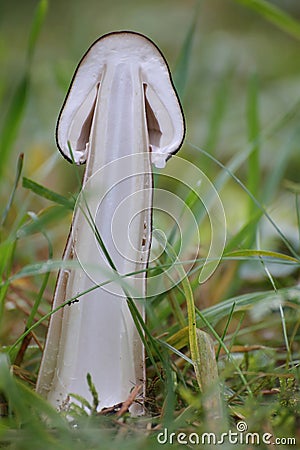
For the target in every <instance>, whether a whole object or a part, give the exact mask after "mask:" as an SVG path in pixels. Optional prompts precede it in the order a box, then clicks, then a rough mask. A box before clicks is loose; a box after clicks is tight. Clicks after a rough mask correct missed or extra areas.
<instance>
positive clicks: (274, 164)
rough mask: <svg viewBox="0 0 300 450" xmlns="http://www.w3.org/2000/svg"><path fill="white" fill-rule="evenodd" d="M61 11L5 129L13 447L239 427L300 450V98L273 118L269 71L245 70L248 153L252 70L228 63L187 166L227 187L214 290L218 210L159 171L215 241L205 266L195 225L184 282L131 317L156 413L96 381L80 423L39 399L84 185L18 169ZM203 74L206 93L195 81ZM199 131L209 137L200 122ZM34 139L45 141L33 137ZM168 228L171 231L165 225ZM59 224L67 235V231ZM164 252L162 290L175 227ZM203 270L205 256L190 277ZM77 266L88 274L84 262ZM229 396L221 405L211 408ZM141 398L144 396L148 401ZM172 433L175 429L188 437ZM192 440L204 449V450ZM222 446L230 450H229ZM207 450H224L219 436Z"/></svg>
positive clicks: (34, 38) (134, 441)
mask: <svg viewBox="0 0 300 450" xmlns="http://www.w3.org/2000/svg"><path fill="white" fill-rule="evenodd" d="M202 3H205V2H202ZM237 3H240V4H242V5H243V6H245V7H247V6H249V7H250V8H252V9H254V10H255V11H256V12H258V13H260V14H261V15H262V17H265V18H267V19H268V20H270V21H271V22H273V23H274V24H276V25H277V26H279V27H280V28H281V29H283V30H285V31H288V32H289V34H290V35H292V36H294V37H296V38H298V37H299V29H300V28H299V24H298V22H297V21H296V20H295V19H292V18H291V17H290V16H287V12H282V11H281V10H279V9H278V8H277V7H274V6H273V5H271V4H270V3H269V2H266V1H263V0H261V1H256V2H248V1H238V2H237ZM46 9H47V2H45V1H41V2H39V4H38V6H37V9H36V13H35V16H34V19H33V25H32V31H31V34H30V38H29V43H28V51H27V55H28V56H27V59H28V61H27V63H26V69H25V70H24V76H22V77H21V78H22V79H21V81H20V84H19V85H18V86H17V88H16V91H15V95H14V96H13V97H12V99H11V103H10V107H9V108H8V112H7V115H6V118H5V119H3V123H2V128H1V130H2V132H1V133H2V134H1V142H0V155H2V156H1V161H3V164H1V170H0V185H1V188H2V187H3V189H1V191H0V196H1V219H0V220H1V225H0V226H1V228H0V274H1V284H0V338H1V354H0V393H1V396H0V407H1V421H0V444H1V447H2V448H6V449H11V450H13V449H24V450H25V449H31V450H34V449H37V450H40V449H41V448H43V449H54V448H55V449H69V448H73V449H74V450H76V449H83V448H88V449H99V448H101V449H106V448H107V449H112V448H116V447H117V446H118V447H120V448H122V449H126V448H136V449H139V448H141V449H142V448H143V449H144V448H149V449H150V448H151V449H155V448H161V446H162V443H161V442H160V441H162V440H164V439H165V438H166V434H164V433H165V430H166V429H167V433H168V434H167V438H166V439H167V441H166V444H164V446H165V447H166V448H168V447H170V448H181V447H182V445H183V444H182V443H180V439H179V440H178V436H179V433H184V434H185V436H186V437H185V438H184V437H183V436H181V439H182V440H186V439H188V438H189V437H192V439H194V440H196V439H197V436H198V437H199V439H201V438H202V436H203V434H205V433H207V432H212V433H215V435H216V436H220V434H221V433H222V432H225V433H226V432H228V431H229V430H232V432H236V431H237V430H239V428H238V427H239V426H241V425H239V424H240V423H244V424H246V427H247V430H246V429H245V430H244V432H243V433H244V435H245V433H246V432H247V431H248V432H250V433H257V434H258V435H259V436H260V437H261V436H263V435H266V433H267V434H268V435H270V438H269V440H270V443H269V444H268V445H267V444H265V443H263V442H262V440H260V442H259V445H258V447H259V448H269V446H270V445H272V444H273V443H275V442H277V445H279V447H280V443H281V445H282V447H283V446H284V444H286V445H285V446H287V444H289V445H290V447H292V446H294V448H295V445H296V440H297V439H298V440H299V439H300V437H299V436H298V435H297V433H298V431H297V430H299V420H300V415H299V357H300V342H299V326H300V289H299V262H300V256H299V247H300V244H299V235H300V221H299V217H300V214H299V181H298V180H297V179H296V177H295V169H294V167H296V173H298V170H299V158H298V159H297V157H295V154H296V152H297V151H298V125H297V124H298V121H299V117H298V116H299V112H298V111H299V104H300V102H299V99H297V98H296V96H295V99H294V104H289V105H287V106H286V108H285V109H284V110H281V111H280V112H278V113H277V115H276V118H274V120H272V122H268V121H266V118H265V115H264V109H263V107H266V106H265V97H264V96H265V95H266V91H267V89H269V86H267V84H268V83H267V81H268V82H270V80H267V81H266V79H265V78H263V77H261V75H260V73H259V71H258V70H257V71H256V72H255V74H254V75H253V72H251V73H250V74H249V73H247V76H245V75H244V74H243V75H242V78H243V79H242V81H240V82H241V83H242V84H243V88H245V92H246V93H247V94H246V99H245V108H244V113H243V120H244V128H241V130H240V136H238V137H239V140H238V142H239V144H238V151H236V152H234V153H230V150H231V146H232V145H233V144H232V142H235V141H234V139H235V138H236V136H235V132H236V130H235V129H232V123H231V116H230V114H231V104H234V105H236V106H238V105H239V98H238V97H239V96H238V95H237V94H236V93H235V91H234V87H233V86H234V84H235V82H236V81H237V76H238V75H237V70H236V68H235V65H234V64H232V63H231V61H230V63H228V61H227V62H226V67H225V69H223V71H221V72H220V71H219V72H218V73H217V76H216V78H215V79H214V80H212V81H211V84H210V85H209V86H210V88H211V90H212V93H213V95H212V97H211V98H212V100H211V102H210V109H209V111H208V114H207V117H208V120H207V123H206V125H207V126H206V129H205V131H203V133H202V135H201V137H203V141H202V142H205V146H204V148H201V147H200V146H198V145H196V144H195V143H194V142H195V140H194V139H191V138H190V136H188V137H187V142H186V144H185V146H184V148H183V150H182V154H183V156H184V158H186V159H190V160H191V161H192V162H193V164H195V165H196V166H197V167H198V168H199V169H201V168H202V169H204V168H205V173H206V174H207V176H208V177H210V178H211V179H212V180H213V182H214V186H215V188H216V190H217V191H218V194H219V195H220V197H221V199H222V201H223V204H224V208H225V213H226V217H227V221H228V229H227V240H226V245H225V249H224V252H223V253H222V257H221V260H220V264H219V266H218V268H217V270H216V271H215V272H214V273H213V275H212V276H211V277H210V278H209V279H208V280H207V281H206V282H205V283H203V284H199V273H200V272H201V269H202V268H203V264H204V261H205V255H207V253H208V251H209V245H210V241H209V233H210V232H209V221H208V219H207V217H206V215H205V208H203V204H201V202H200V201H198V199H197V198H194V197H193V196H192V195H191V193H187V192H186V190H185V189H184V187H183V186H181V185H180V183H177V184H176V182H174V181H170V180H169V181H166V180H165V179H164V178H163V177H159V176H158V175H157V174H155V177H154V179H155V183H156V187H158V188H166V183H167V185H168V184H172V183H173V184H172V186H171V188H172V190H173V192H176V193H177V194H178V195H179V194H180V195H182V198H183V199H184V202H185V204H186V205H187V206H188V207H189V208H190V209H191V210H192V211H193V214H194V216H195V217H196V218H197V224H198V226H199V229H200V230H203V232H202V234H204V237H203V239H202V234H201V239H202V240H201V246H200V248H199V250H198V251H197V254H196V255H195V250H194V249H195V241H194V235H193V233H192V232H191V230H185V232H186V235H187V236H190V239H189V244H188V245H187V247H186V248H184V249H183V253H182V254H183V255H184V258H183V259H181V261H180V263H181V264H178V266H177V267H176V270H177V272H178V273H180V277H179V278H180V281H179V282H178V283H174V285H173V286H172V287H171V288H170V289H168V290H167V291H166V292H162V293H161V294H157V295H155V296H153V297H150V298H149V299H148V300H147V306H146V308H147V320H146V323H144V322H143V321H142V318H141V317H139V316H138V315H137V313H136V311H135V310H134V308H132V311H131V312H132V314H133V315H134V317H135V320H136V321H137V323H138V324H139V327H140V329H141V334H143V335H144V336H145V338H144V339H145V344H146V348H147V395H146V399H145V415H144V416H143V417H138V418H133V417H131V416H130V415H129V414H128V412H127V409H126V408H125V409H122V406H123V405H116V407H115V408H111V409H110V410H105V411H100V412H99V411H97V404H98V401H99V399H98V396H99V395H100V393H99V392H96V391H95V388H94V384H93V380H92V379H91V377H90V376H89V375H88V374H87V383H88V385H89V388H90V391H91V394H92V395H91V397H92V401H91V402H89V401H88V399H81V398H77V399H75V397H74V402H73V403H72V405H71V408H70V410H69V411H68V412H67V413H65V412H56V411H55V410H54V409H53V408H52V407H51V406H49V405H48V403H47V402H46V401H45V400H43V399H42V398H40V397H39V396H38V395H37V394H36V393H35V391H34V387H35V382H36V377H37V371H38V368H39V364H40V359H41V353H42V348H43V343H44V339H45V333H46V328H47V321H48V319H49V316H50V314H51V313H50V309H51V308H50V304H51V299H52V294H53V289H54V284H55V277H56V273H57V271H58V270H59V269H60V268H62V267H65V266H64V263H62V261H61V260H60V256H59V254H60V253H59V251H60V250H62V246H61V245H60V241H61V240H64V239H62V236H64V237H65V238H66V237H67V231H66V230H67V227H68V224H69V222H70V218H71V213H72V210H73V208H74V204H75V197H76V194H74V192H76V189H78V186H73V185H72V188H71V189H70V190H68V189H64V188H63V187H61V186H58V187H57V188H55V189H53V187H51V183H49V182H48V181H47V183H44V182H43V181H36V180H39V178H38V175H37V174H38V171H34V170H32V171H31V173H28V169H27V167H26V155H25V157H24V156H23V154H21V155H20V156H19V157H18V159H17V163H16V164H15V163H14V162H13V158H10V153H11V150H12V149H14V150H16V147H14V146H16V142H18V141H17V140H16V139H17V136H18V133H21V131H20V130H21V128H20V127H21V123H22V119H23V118H25V116H26V109H25V105H26V104H27V102H28V101H29V100H28V99H30V95H32V96H34V93H32V94H31V93H30V89H29V86H30V83H31V82H32V80H31V77H32V76H33V75H32V73H33V66H32V60H33V55H34V49H35V47H36V46H37V45H38V44H39V30H40V28H41V26H42V22H43V19H44V16H45V13H46ZM199 14H200V12H199ZM196 33H197V21H195V20H194V21H193V22H192V25H191V26H190V27H189V29H188V32H187V36H186V39H185V41H184V45H183V47H182V52H181V54H180V57H179V59H178V66H177V72H176V76H175V77H174V79H175V81H176V84H177V85H178V88H179V90H180V96H181V98H182V100H183V104H184V108H185V109H186V110H187V111H188V109H189V101H190V99H191V93H192V95H197V89H200V88H199V84H195V83H194V84H193V83H192V81H193V76H194V72H193V70H195V69H194V67H195V65H196V64H198V60H194V59H193V58H195V55H194V52H193V48H194V47H193V45H195V46H196V45H197V39H196V37H197V34H196ZM204 64H205V61H204ZM29 69H30V70H29ZM220 73H221V75H220ZM260 77H261V79H260ZM189 79H190V80H191V84H192V87H190V86H189V83H188V82H187V80H189ZM289 81H290V73H287V75H286V78H284V79H283V83H288V82H289ZM235 94H236V95H235ZM203 98H204V94H203ZM262 105H263V107H262ZM268 111H269V110H268ZM272 117H274V116H272ZM198 119H199V118H197V120H198ZM24 120H25V119H24ZM191 127H192V129H193V130H194V129H196V128H193V127H194V125H193V124H192V125H191ZM22 133H24V132H22ZM227 133H228V136H229V137H228V136H227ZM195 135H197V133H196V134H195ZM22 136H23V135H22ZM191 136H192V133H191ZM226 136H227V138H226ZM192 137H193V136H192ZM26 138H27V140H28V141H30V138H31V137H30V136H27V137H26ZM226 139H227V140H226ZM224 141H225V143H224ZM219 147H220V150H219ZM223 151H224V154H223V153H222V152H223ZM272 151H274V152H275V151H277V153H276V154H277V155H278V157H274V156H272V155H273V153H272ZM274 154H275V153H274ZM270 155H271V156H270ZM56 164H58V163H56V162H55V163H54V167H56ZM8 166H9V167H10V168H11V172H13V170H12V168H14V174H13V175H12V174H11V173H10V174H8V171H7V170H6V168H7V167H8ZM52 168H53V161H52V160H51V158H49V160H47V161H46V166H44V171H46V173H47V170H48V173H52V174H53V169H52ZM174 170H175V172H176V170H178V168H177V169H176V167H175V169H174ZM179 170H180V168H179ZM21 181H22V182H21ZM44 184H46V185H45V186H44ZM168 188H169V185H168ZM171 188H170V189H171ZM69 191H72V193H73V194H70V193H69ZM60 192H66V194H65V195H63V194H61V193H60ZM278 199H279V200H278ZM155 220H157V221H158V223H157V225H158V227H159V226H160V227H161V228H163V226H164V224H163V220H164V219H163V218H162V219H159V218H155ZM160 220H161V222H160ZM60 223H62V224H63V227H62V229H60V227H58V224H60ZM169 231H170V230H169ZM160 240H161V236H159V235H158V236H157V240H156V244H157V245H159V244H161V245H162V246H163V244H164V243H163V242H160ZM57 247H59V249H60V250H59V251H58V250H57ZM164 248H165V251H164V252H162V253H161V255H160V258H159V260H157V262H156V265H154V264H153V265H150V266H149V268H148V277H149V282H151V277H152V276H153V275H155V274H157V273H164V271H165V269H166V268H168V267H170V266H172V264H174V261H176V255H177V254H178V249H179V248H180V239H179V237H178V235H177V234H176V231H174V230H173V231H172V230H171V231H170V233H169V235H168V234H167V245H165V247H164ZM190 261H193V264H192V266H191V267H190ZM208 262H209V261H208ZM65 264H67V265H68V264H69V263H68V262H67V263H65ZM68 267H69V268H74V264H73V266H72V264H71V263H70V264H69V265H68ZM186 267H189V269H188V270H186ZM73 300H74V299H68V301H70V302H71V301H73ZM205 346H206V347H205ZM213 353H214V354H215V362H214V363H213V365H212V367H208V368H207V369H206V370H205V371H204V372H203V367H204V366H205V361H208V362H211V361H213V360H214V358H213ZM209 354H210V355H212V357H211V358H210V357H209ZM205 355H208V356H206V358H207V360H205ZM203 358H204V359H203ZM216 368H217V369H218V377H219V378H218V380H217V383H216V382H209V379H208V378H209V376H210V377H211V378H212V379H213V380H214V381H215V378H216ZM216 386H217V387H216ZM70 394H72V393H70ZM216 398H217V404H216V402H214V401H212V400H214V399H216ZM76 400H77V401H76ZM129 401H134V395H133V398H132V399H131V400H130V399H129ZM207 405H210V406H207ZM214 408H215V411H216V412H217V414H216V416H215V417H218V418H220V417H221V421H218V420H216V422H215V423H214V424H213V426H212V422H213V421H212V418H211V415H210V413H211V410H214ZM88 412H89V413H88ZM215 424H217V425H216V426H215ZM161 433H163V434H161ZM171 433H175V434H174V435H173V437H170V436H171ZM276 439H278V441H276ZM288 439H289V440H288ZM200 444H201V441H200ZM189 445H190V446H193V442H189ZM221 445H222V446H223V445H224V448H230V447H228V445H229V444H228V442H227V443H224V444H223V443H222V444H220V446H221ZM226 445H227V447H226ZM205 446H206V447H205ZM203 448H210V444H209V442H208V441H205V442H204V444H203Z"/></svg>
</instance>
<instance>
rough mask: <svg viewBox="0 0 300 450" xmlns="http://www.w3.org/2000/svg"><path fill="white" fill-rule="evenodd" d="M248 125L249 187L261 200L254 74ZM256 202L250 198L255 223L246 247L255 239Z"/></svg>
mask: <svg viewBox="0 0 300 450" xmlns="http://www.w3.org/2000/svg"><path fill="white" fill-rule="evenodd" d="M247 97H248V98H247V125H248V139H249V142H251V143H252V150H251V152H250V154H249V158H248V180H247V187H248V190H249V192H251V194H252V196H253V197H255V198H256V199H257V200H259V198H260V195H259V191H260V161H259V159H260V158H259V155H260V145H259V136H260V126H259V117H258V116H259V111H258V110H259V105H258V78H257V75H256V74H254V75H252V77H251V78H250V81H249V85H248V96H247ZM256 208H257V206H256V204H255V203H254V202H253V201H252V198H251V197H249V199H248V214H249V224H251V223H252V224H253V227H252V229H248V237H247V239H246V240H247V242H246V247H248V248H250V247H251V246H252V244H253V242H254V240H255V234H256V225H257V222H255V221H254V222H253V221H252V217H253V214H255V211H256Z"/></svg>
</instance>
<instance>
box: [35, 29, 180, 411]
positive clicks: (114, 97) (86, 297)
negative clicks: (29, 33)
mask: <svg viewBox="0 0 300 450" xmlns="http://www.w3.org/2000/svg"><path fill="white" fill-rule="evenodd" d="M184 133H185V125H184V117H183V113H182V110H181V107H180V103H179V100H178V97H177V95H176V92H175V89H174V86H173V84H172V81H171V76H170V72H169V69H168V66H167V63H166V61H165V59H164V57H163V56H162V54H161V52H160V51H159V49H158V48H157V47H156V46H155V44H154V43H153V42H152V41H150V40H149V39H148V38H146V37H145V36H143V35H141V34H138V33H134V32H127V31H122V32H114V33H110V34H107V35H104V36H102V37H101V38H100V39H98V40H97V41H96V42H95V43H94V44H93V45H92V46H91V47H90V48H89V50H88V51H87V52H86V54H85V55H84V56H83V58H82V59H81V61H80V63H79V65H78V67H77V69H76V71H75V74H74V76H73V79H72V82H71V85H70V88H69V91H68V94H67V97H66V99H65V102H64V104H63V107H62V109H61V112H60V114H59V118H58V123H57V129H56V140H57V145H58V148H59V150H60V151H61V153H62V154H63V156H64V157H65V158H67V159H68V160H69V161H71V162H72V161H74V162H75V163H76V164H83V163H86V169H85V174H84V178H83V185H82V192H83V195H80V199H79V201H78V207H77V208H76V210H75V213H74V216H73V221H72V227H71V233H70V236H69V239H68V242H67V245H66V249H65V253H64V259H65V260H69V259H71V260H72V259H73V260H79V262H80V264H81V267H80V268H79V269H76V270H73V269H72V270H71V271H68V270H61V271H60V273H59V275H58V280H57V285H56V290H55V293H54V301H53V309H57V308H58V307H59V305H61V304H62V303H64V302H66V301H67V300H68V299H76V298H77V297H78V299H77V300H76V301H72V302H70V305H66V306H64V307H62V308H61V309H59V310H58V311H57V312H55V313H54V314H53V315H52V316H51V319H50V324H49V329H48V334H47V338H46V343H45V349H44V353H43V358H42V363H41V367H40V371H39V375H38V381H37V391H38V392H39V393H40V394H41V395H43V396H44V397H46V398H47V399H48V400H49V401H50V402H51V403H52V404H53V405H54V406H55V407H56V408H58V409H67V408H68V406H69V404H70V397H69V395H70V394H72V393H73V394H76V395H77V396H78V395H79V396H82V397H84V398H86V399H89V397H90V396H91V393H90V392H89V387H88V384H87V381H86V377H87V373H89V374H90V375H91V378H92V380H93V383H94V385H95V387H96V390H97V392H98V394H99V405H98V407H99V408H103V407H111V406H113V405H115V404H118V403H120V402H124V401H125V400H126V399H127V398H128V396H129V393H130V391H131V389H132V388H133V387H134V386H136V385H140V384H142V385H143V386H145V363H144V349H143V344H142V340H141V337H140V335H139V333H138V332H137V329H136V326H135V323H134V320H133V318H132V315H131V313H130V310H129V308H128V304H127V302H126V295H127V293H126V292H127V289H129V290H130V295H132V297H134V301H135V304H136V306H137V307H138V309H139V311H140V313H141V315H142V316H144V306H143V301H144V299H145V297H146V275H145V272H143V271H144V270H145V269H146V268H147V264H148V259H149V251H150V244H151V217H152V169H151V162H152V163H154V165H155V166H156V167H157V168H163V167H164V165H165V164H166V161H167V159H168V158H169V157H170V156H171V155H172V154H173V153H175V152H176V151H177V150H178V149H179V148H180V146H181V144H182V142H183V139H184ZM91 218H92V220H91ZM96 238H97V239H96ZM91 267H93V268H95V267H96V270H94V269H91ZM135 272H138V273H135ZM128 273H133V275H132V276H130V277H125V278H124V283H125V285H126V289H124V286H121V285H120V283H119V282H118V281H114V282H111V283H109V284H107V285H105V286H102V287H99V288H97V289H93V287H95V288H96V287H97V286H99V285H100V284H103V283H104V282H105V280H106V279H109V274H110V277H111V278H112V277H113V276H114V277H116V274H119V275H125V274H128ZM86 291H90V292H86ZM124 291H125V292H124ZM83 292H86V293H85V294H83V295H82V293H83ZM137 411H139V412H141V410H139V409H138V408H136V410H135V412H137Z"/></svg>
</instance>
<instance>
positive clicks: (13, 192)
mask: <svg viewBox="0 0 300 450" xmlns="http://www.w3.org/2000/svg"><path fill="white" fill-rule="evenodd" d="M23 159H24V154H23V153H21V154H20V155H19V158H18V163H17V172H16V177H15V181H14V185H13V188H12V191H11V194H10V197H9V200H8V202H7V205H6V207H5V210H4V211H3V214H2V219H1V226H2V227H3V225H4V223H5V221H6V218H7V216H8V213H9V211H10V208H11V206H12V203H13V200H14V197H15V193H16V190H17V187H18V184H19V181H20V177H21V173H22V169H23Z"/></svg>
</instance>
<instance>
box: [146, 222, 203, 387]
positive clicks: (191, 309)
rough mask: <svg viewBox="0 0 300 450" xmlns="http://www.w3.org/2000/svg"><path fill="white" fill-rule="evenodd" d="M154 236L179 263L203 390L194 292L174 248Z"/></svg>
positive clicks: (198, 377) (192, 350)
mask: <svg viewBox="0 0 300 450" xmlns="http://www.w3.org/2000/svg"><path fill="white" fill-rule="evenodd" d="M154 235H155V237H156V239H157V241H158V242H159V243H160V244H161V245H162V248H165V252H166V253H167V255H168V257H169V258H170V260H171V261H172V262H177V263H178V265H177V266H176V268H177V270H178V273H179V275H180V278H181V284H182V288H183V291H184V294H185V299H186V305H187V312H188V330H189V345H190V351H191V357H192V360H193V364H194V369H195V374H196V379H197V382H198V385H199V388H200V389H202V383H201V371H200V365H201V358H200V354H199V347H198V340H197V326H196V314H195V302H194V295H193V291H192V288H191V285H190V282H189V280H188V277H187V275H186V273H185V270H184V268H183V266H182V265H181V264H180V261H178V259H177V255H176V252H175V251H174V250H173V248H172V246H171V245H170V244H169V243H168V242H167V243H166V244H165V242H164V240H163V239H162V237H161V235H160V233H156V232H155V230H154Z"/></svg>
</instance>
